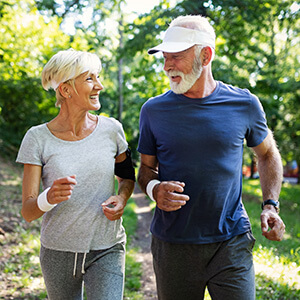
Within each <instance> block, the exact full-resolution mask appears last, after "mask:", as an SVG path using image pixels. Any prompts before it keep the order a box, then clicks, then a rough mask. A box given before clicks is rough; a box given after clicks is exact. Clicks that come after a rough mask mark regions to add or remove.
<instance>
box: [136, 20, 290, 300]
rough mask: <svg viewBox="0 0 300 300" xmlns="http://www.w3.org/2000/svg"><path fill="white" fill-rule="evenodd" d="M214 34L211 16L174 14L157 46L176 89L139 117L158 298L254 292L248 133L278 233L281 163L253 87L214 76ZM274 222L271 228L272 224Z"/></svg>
mask: <svg viewBox="0 0 300 300" xmlns="http://www.w3.org/2000/svg"><path fill="white" fill-rule="evenodd" d="M214 47H215V33H214V29H213V28H212V26H211V25H210V24H209V22H208V21H207V19H206V18H203V17H201V16H184V17H178V18H177V19H175V20H173V21H172V23H171V24H170V27H169V28H168V30H167V31H166V33H165V37H164V40H163V43H162V44H160V45H158V46H157V47H154V48H152V49H150V50H149V51H148V53H149V54H153V53H156V52H158V51H161V52H162V53H163V56H164V60H165V64H164V70H165V73H166V75H167V76H168V77H169V80H170V85H171V91H168V92H166V93H165V94H163V95H160V96H157V97H155V98H152V99H149V100H148V101H147V102H146V103H145V104H144V105H143V107H142V110H141V116H140V140H139V146H138V151H139V152H140V153H141V166H140V169H139V176H138V180H139V184H140V186H141V188H142V189H143V191H144V192H145V193H147V194H148V196H149V197H150V198H151V199H153V200H154V201H156V204H157V205H156V209H155V214H154V217H153V221H152V224H151V232H152V245H151V249H152V254H153V264H154V270H155V274H156V283H157V292H158V298H159V299H160V300H176V299H178V300H182V299H186V300H193V299H203V297H204V296H203V295H204V291H205V287H208V290H209V293H210V295H211V297H212V299H217V300H226V299H230V300H234V299H238V300H248V299H249V300H253V299H255V283H254V268H253V259H252V248H253V246H254V241H255V239H254V238H253V236H252V233H251V225H250V221H249V218H248V216H247V213H246V211H245V208H244V206H243V204H242V199H241V194H242V152H243V144H244V139H246V141H247V145H248V146H249V147H252V148H253V150H254V152H255V153H256V155H257V159H258V168H259V174H260V181H261V188H262V191H263V200H264V202H263V205H262V208H263V211H262V213H261V228H262V233H263V235H264V236H265V237H266V238H268V239H270V240H274V241H280V240H281V239H282V238H283V234H284V228H285V226H284V223H283V222H282V220H281V218H280V217H279V215H278V212H279V207H278V205H279V203H278V198H279V193H280V189H281V178H282V163H281V158H280V154H279V152H278V150H277V147H276V144H275V141H274V139H273V136H272V133H271V132H270V131H269V129H268V127H267V125H266V119H265V114H264V112H263V108H262V106H261V104H260V102H259V100H258V99H257V97H255V96H254V95H252V94H251V93H250V92H249V91H248V90H242V89H239V88H236V87H232V86H230V85H226V84H224V83H222V82H219V81H215V80H214V78H213V75H212V69H211V63H212V60H213V57H214ZM269 227H270V228H269Z"/></svg>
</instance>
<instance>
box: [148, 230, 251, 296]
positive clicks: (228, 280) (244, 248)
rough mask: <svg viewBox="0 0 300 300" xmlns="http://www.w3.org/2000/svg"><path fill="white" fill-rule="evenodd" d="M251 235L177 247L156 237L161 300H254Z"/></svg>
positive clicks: (157, 283)
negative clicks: (206, 291) (207, 297)
mask: <svg viewBox="0 0 300 300" xmlns="http://www.w3.org/2000/svg"><path fill="white" fill-rule="evenodd" d="M254 243H255V239H254V237H253V235H252V234H251V233H250V232H248V233H245V234H242V235H238V236H236V237H233V238H232V239H230V240H228V241H225V242H219V243H212V244H207V245H195V244H173V243H167V242H164V241H162V240H159V239H158V238H156V237H155V236H152V245H151V248H152V254H153V266H154V271H155V275H156V285H157V294H158V299H159V300H185V299H186V300H202V299H203V298H204V292H205V288H206V287H207V288H208V291H209V293H210V296H211V298H212V299H213V300H254V299H255V275H254V267H253V256H252V249H253V246H254Z"/></svg>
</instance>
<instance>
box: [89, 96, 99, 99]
mask: <svg viewBox="0 0 300 300" xmlns="http://www.w3.org/2000/svg"><path fill="white" fill-rule="evenodd" d="M90 98H91V99H97V98H98V96H90Z"/></svg>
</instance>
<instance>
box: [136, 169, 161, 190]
mask: <svg viewBox="0 0 300 300" xmlns="http://www.w3.org/2000/svg"><path fill="white" fill-rule="evenodd" d="M152 179H158V173H157V171H156V170H153V169H151V168H149V167H148V166H146V165H143V164H141V166H140V169H139V173H138V183H139V185H140V187H141V189H142V191H143V192H144V193H146V186H147V184H148V182H149V181H150V180H152Z"/></svg>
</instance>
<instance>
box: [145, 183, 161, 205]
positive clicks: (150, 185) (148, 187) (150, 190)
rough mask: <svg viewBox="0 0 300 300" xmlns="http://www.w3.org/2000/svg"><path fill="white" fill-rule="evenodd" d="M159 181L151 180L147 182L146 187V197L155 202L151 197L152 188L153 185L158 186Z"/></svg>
mask: <svg viewBox="0 0 300 300" xmlns="http://www.w3.org/2000/svg"><path fill="white" fill-rule="evenodd" d="M159 183H160V181H159V180H157V179H152V180H150V181H149V182H148V184H147V187H146V193H147V195H148V196H149V198H150V199H151V200H152V201H155V199H154V197H153V188H154V186H155V185H157V184H159Z"/></svg>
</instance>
